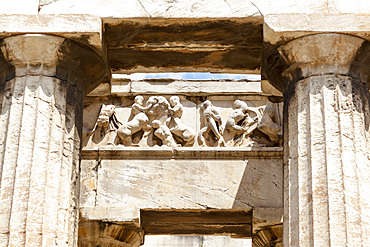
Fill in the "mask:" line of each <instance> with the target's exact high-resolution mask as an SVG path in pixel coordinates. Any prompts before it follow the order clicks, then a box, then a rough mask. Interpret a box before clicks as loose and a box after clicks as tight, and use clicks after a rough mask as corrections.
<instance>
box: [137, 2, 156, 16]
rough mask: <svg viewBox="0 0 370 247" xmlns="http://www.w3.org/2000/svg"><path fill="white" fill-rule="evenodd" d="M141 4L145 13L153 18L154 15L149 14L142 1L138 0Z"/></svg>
mask: <svg viewBox="0 0 370 247" xmlns="http://www.w3.org/2000/svg"><path fill="white" fill-rule="evenodd" d="M137 1H138V2H139V4H140V5H141V7H142V8H143V10H144V11H145V13H146V14H147V15H148V16H149V18H152V15H151V14H149V12H148V11H147V10H146V8H145V6H144V4H143V3H142V2H141V1H140V0H137Z"/></svg>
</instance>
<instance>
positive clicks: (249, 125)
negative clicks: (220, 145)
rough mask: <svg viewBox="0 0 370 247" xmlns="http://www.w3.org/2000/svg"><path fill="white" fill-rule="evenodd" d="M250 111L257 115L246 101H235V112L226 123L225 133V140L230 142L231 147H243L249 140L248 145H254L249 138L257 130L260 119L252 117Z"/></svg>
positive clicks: (233, 111)
mask: <svg viewBox="0 0 370 247" xmlns="http://www.w3.org/2000/svg"><path fill="white" fill-rule="evenodd" d="M248 111H249V112H254V113H255V111H254V110H252V109H251V108H250V107H248V105H247V103H245V102H244V101H241V100H238V99H237V100H235V102H234V104H233V110H232V112H231V113H230V116H229V118H228V119H227V121H226V123H225V129H224V133H223V135H224V136H225V139H229V140H230V142H229V143H230V145H231V146H241V145H242V144H243V143H245V142H244V140H246V139H248V141H247V144H248V145H251V144H253V141H252V140H251V139H250V138H249V136H250V135H251V134H252V132H253V131H254V130H255V129H256V128H257V122H258V117H257V116H255V117H251V116H250V113H249V114H248ZM255 114H256V113H255ZM256 115H257V114H256ZM229 143H228V144H229Z"/></svg>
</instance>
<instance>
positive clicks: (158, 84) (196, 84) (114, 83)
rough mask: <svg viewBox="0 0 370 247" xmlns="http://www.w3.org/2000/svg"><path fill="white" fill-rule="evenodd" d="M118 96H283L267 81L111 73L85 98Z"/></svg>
mask: <svg viewBox="0 0 370 247" xmlns="http://www.w3.org/2000/svg"><path fill="white" fill-rule="evenodd" d="M111 94H112V95H115V96H120V97H125V96H136V95H152V94H168V95H171V94H174V95H186V96H211V95H221V94H222V95H234V96H239V95H260V96H275V97H282V94H281V92H279V91H278V90H276V89H275V88H274V87H273V86H272V85H271V84H270V83H269V82H268V81H267V80H248V79H240V80H233V79H218V80H182V79H143V80H132V79H128V78H125V77H124V76H122V75H120V74H113V75H112V80H111V83H110V84H109V83H101V84H100V85H99V86H98V87H97V88H95V89H94V91H92V92H90V93H89V94H88V96H92V97H95V96H108V95H111Z"/></svg>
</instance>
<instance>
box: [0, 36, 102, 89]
mask: <svg viewBox="0 0 370 247" xmlns="http://www.w3.org/2000/svg"><path fill="white" fill-rule="evenodd" d="M0 47H1V53H0V71H1V72H0V73H1V76H0V80H1V81H2V82H3V81H6V80H10V79H12V78H13V77H15V76H25V75H44V76H52V77H56V78H58V79H61V80H65V81H68V82H69V83H72V84H76V85H77V86H78V87H79V88H80V89H83V90H84V92H85V93H86V92H89V91H91V90H92V89H93V88H95V87H96V86H97V85H98V84H99V83H100V82H102V81H104V80H106V79H107V69H106V65H105V63H104V61H103V60H102V58H101V57H100V56H99V55H98V54H96V53H95V52H94V51H93V50H91V49H90V48H89V47H87V46H84V45H82V44H79V43H77V42H75V41H72V40H70V39H66V38H62V37H59V36H53V35H45V34H30V35H29V34H27V35H16V36H11V37H8V38H5V39H3V40H2V41H1V44H0Z"/></svg>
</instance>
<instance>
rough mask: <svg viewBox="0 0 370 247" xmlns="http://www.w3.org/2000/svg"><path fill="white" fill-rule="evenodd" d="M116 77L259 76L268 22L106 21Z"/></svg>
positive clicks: (209, 19) (241, 20) (191, 20)
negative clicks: (161, 74)
mask: <svg viewBox="0 0 370 247" xmlns="http://www.w3.org/2000/svg"><path fill="white" fill-rule="evenodd" d="M104 29H105V34H106V36H105V37H106V42H107V46H108V59H109V62H110V64H111V68H112V72H113V73H134V72H160V71H165V72H184V71H191V72H194V71H199V72H201V71H205V72H225V73H226V72H231V73H259V71H260V69H259V68H260V53H261V44H262V19H261V18H256V17H248V18H219V19H217V18H206V19H205V18H193V19H185V18H178V19H160V18H152V19H146V18H145V19H144V18H133V19H121V18H104Z"/></svg>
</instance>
